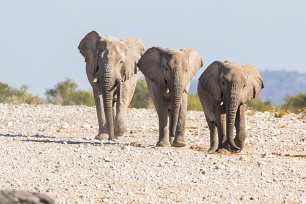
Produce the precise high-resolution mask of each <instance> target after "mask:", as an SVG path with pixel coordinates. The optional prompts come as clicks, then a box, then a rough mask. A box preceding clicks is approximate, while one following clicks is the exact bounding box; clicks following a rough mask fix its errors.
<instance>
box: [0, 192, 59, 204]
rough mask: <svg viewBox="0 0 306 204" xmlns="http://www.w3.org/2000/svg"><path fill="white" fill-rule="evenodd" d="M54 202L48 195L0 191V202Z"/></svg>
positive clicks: (50, 203) (2, 203)
mask: <svg viewBox="0 0 306 204" xmlns="http://www.w3.org/2000/svg"><path fill="white" fill-rule="evenodd" d="M14 203H15V204H55V201H54V200H53V199H51V198H50V197H48V196H46V195H44V194H41V193H34V192H27V191H9V190H1V191H0V204H14Z"/></svg>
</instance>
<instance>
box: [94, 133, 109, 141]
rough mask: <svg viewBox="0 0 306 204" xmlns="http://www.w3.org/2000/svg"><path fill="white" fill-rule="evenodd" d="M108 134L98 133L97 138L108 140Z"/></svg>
mask: <svg viewBox="0 0 306 204" xmlns="http://www.w3.org/2000/svg"><path fill="white" fill-rule="evenodd" d="M108 138H109V137H108V134H104V133H101V134H98V135H97V136H96V137H95V139H96V140H108Z"/></svg>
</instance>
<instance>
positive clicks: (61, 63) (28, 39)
mask: <svg viewBox="0 0 306 204" xmlns="http://www.w3.org/2000/svg"><path fill="white" fill-rule="evenodd" d="M0 17H1V18H0V24H1V28H2V32H0V41H1V48H2V49H1V51H0V69H1V74H0V81H1V82H4V83H8V84H9V85H10V86H13V87H15V88H19V87H20V86H21V85H22V84H26V85H28V86H29V87H30V88H29V92H30V93H32V94H34V95H39V96H44V92H45V89H46V88H52V87H54V85H56V84H57V83H58V82H60V81H64V80H65V78H70V79H72V80H74V81H75V82H76V83H77V84H78V85H79V88H80V89H83V90H91V87H90V85H89V83H88V81H87V77H86V73H85V63H84V59H83V57H82V56H81V55H80V53H79V51H78V49H77V47H78V44H79V42H80V40H81V39H82V38H83V37H84V36H85V35H86V34H87V33H88V32H90V31H92V30H96V31H98V32H99V33H101V34H103V35H112V36H115V37H118V38H128V37H137V38H140V39H142V40H143V41H144V44H145V46H146V48H150V47H152V46H160V47H171V48H177V49H179V48H185V47H194V48H195V49H196V50H197V51H198V52H199V53H200V55H201V56H202V58H203V61H204V66H203V68H202V69H201V70H200V71H199V72H198V73H197V75H196V78H197V77H198V76H199V75H200V74H201V73H202V72H203V70H204V68H206V67H207V66H208V65H209V64H210V63H212V62H213V61H215V60H231V61H235V62H237V63H239V64H253V65H255V66H256V67H257V68H258V69H259V70H260V71H264V70H269V71H270V70H285V71H297V72H300V73H306V57H305V54H306V24H305V19H306V1H303V0H296V1H289V0H283V1H277V0H271V1H264V0H258V1H246V0H237V1H231V2H229V1H225V0H223V1H219V0H217V1H200V0H198V1H196V0H191V1H188V2H185V1H180V0H177V1H174V0H168V1H162V0H156V1H154V2H146V1H141V0H134V1H133V0H132V1H124V2H120V1H98V0H95V1H74V0H67V1H60V0H54V1H39V0H28V1H18V0H11V1H4V2H2V5H1V8H0Z"/></svg>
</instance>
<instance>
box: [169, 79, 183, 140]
mask: <svg viewBox="0 0 306 204" xmlns="http://www.w3.org/2000/svg"><path fill="white" fill-rule="evenodd" d="M182 93H183V86H182V85H181V79H179V77H178V76H177V77H175V78H174V84H173V96H172V111H171V120H170V136H171V137H174V136H175V133H176V127H177V123H178V118H179V113H180V108H181V102H182Z"/></svg>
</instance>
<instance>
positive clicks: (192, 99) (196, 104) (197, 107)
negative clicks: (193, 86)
mask: <svg viewBox="0 0 306 204" xmlns="http://www.w3.org/2000/svg"><path fill="white" fill-rule="evenodd" d="M187 110H193V111H202V110H203V109H202V105H201V102H200V99H199V96H198V95H188V105H187Z"/></svg>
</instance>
